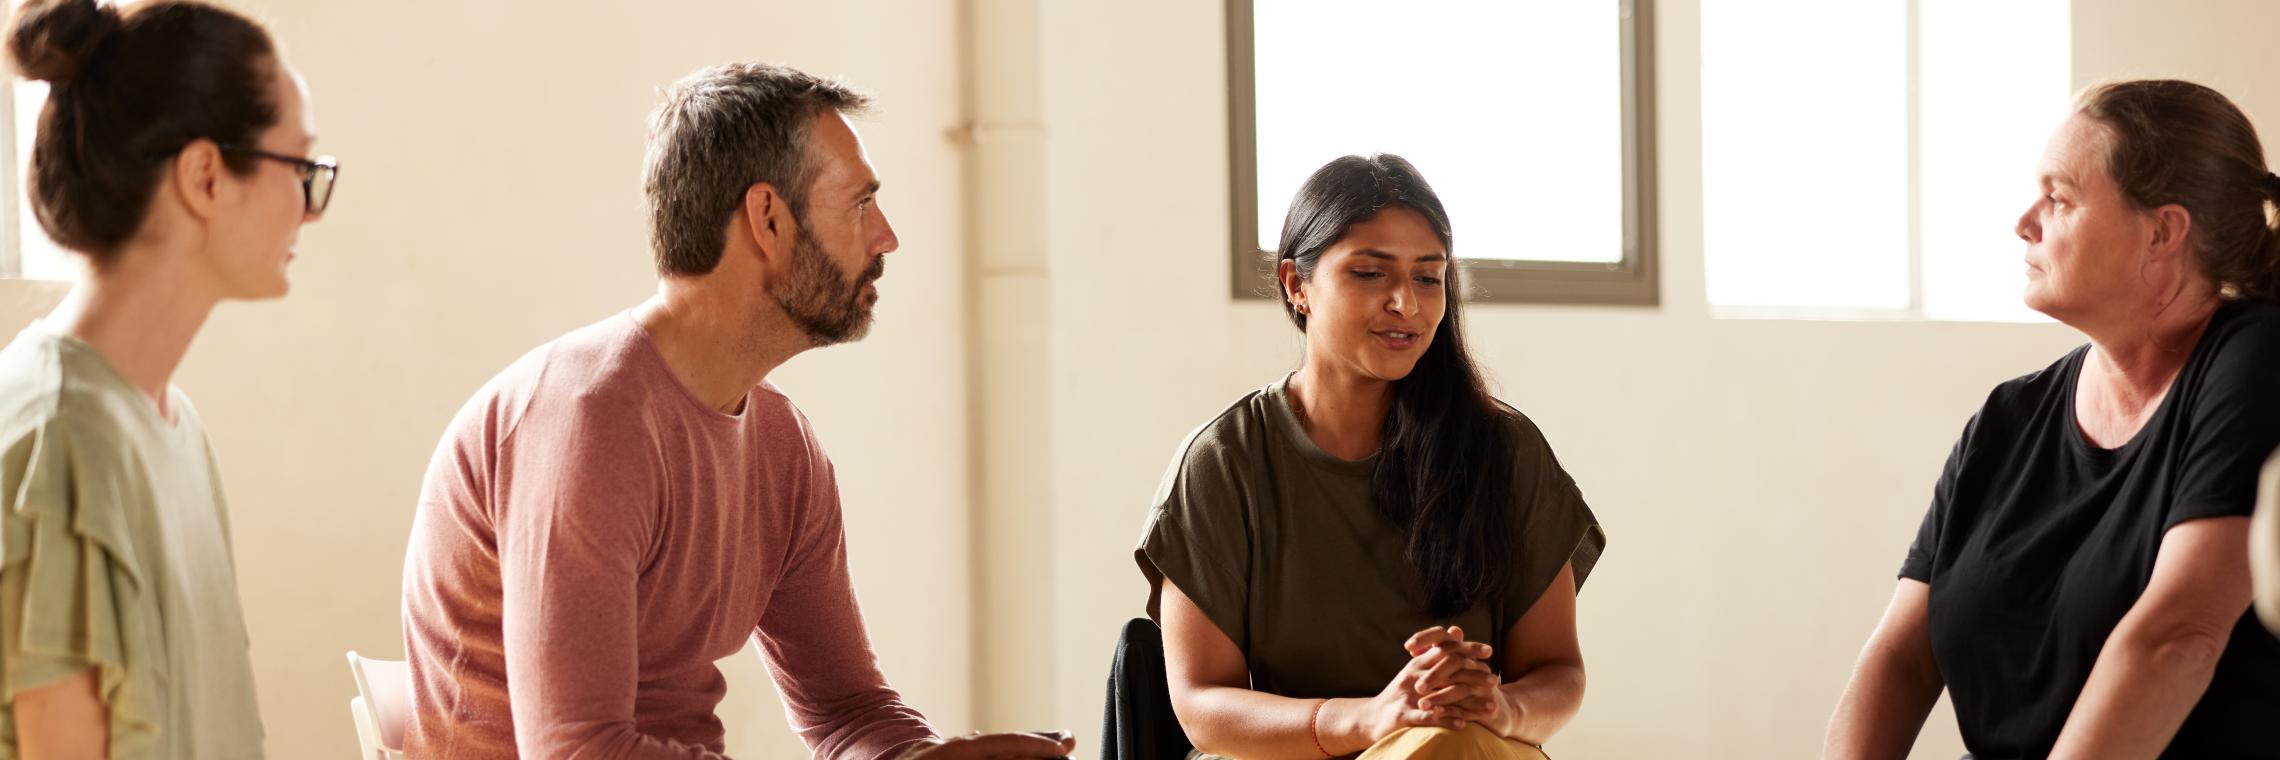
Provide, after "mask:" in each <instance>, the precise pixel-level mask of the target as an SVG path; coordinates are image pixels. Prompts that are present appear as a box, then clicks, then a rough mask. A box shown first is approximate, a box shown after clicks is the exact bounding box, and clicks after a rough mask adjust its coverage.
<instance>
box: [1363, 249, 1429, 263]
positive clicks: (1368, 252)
mask: <svg viewBox="0 0 2280 760" xmlns="http://www.w3.org/2000/svg"><path fill="white" fill-rule="evenodd" d="M1354 255H1356V256H1368V257H1370V258H1373V259H1383V260H1386V261H1400V260H1401V257H1399V256H1395V255H1393V254H1390V253H1386V252H1384V251H1380V250H1378V249H1376V248H1364V249H1362V250H1359V251H1355V252H1354ZM1448 260H1449V257H1448V256H1447V255H1444V254H1439V253H1434V254H1427V255H1424V256H1419V257H1417V263H1419V264H1434V263H1439V262H1443V261H1448Z"/></svg>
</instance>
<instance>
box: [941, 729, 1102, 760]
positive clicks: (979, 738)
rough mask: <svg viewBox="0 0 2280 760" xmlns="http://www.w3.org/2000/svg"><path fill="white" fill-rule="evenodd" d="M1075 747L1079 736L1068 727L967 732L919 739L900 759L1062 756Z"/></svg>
mask: <svg viewBox="0 0 2280 760" xmlns="http://www.w3.org/2000/svg"><path fill="white" fill-rule="evenodd" d="M1076 749H1077V737H1075V736H1073V735H1071V734H1070V733H1069V732H1067V731H1045V732H1040V733H1028V734H967V735H965V736H959V737H952V738H942V739H928V740H926V741H923V742H920V743H918V744H917V745H915V746H912V747H911V748H910V751H908V752H904V753H903V754H902V757H901V758H900V760H1059V758H1065V757H1068V756H1069V753H1071V752H1074V751H1076Z"/></svg>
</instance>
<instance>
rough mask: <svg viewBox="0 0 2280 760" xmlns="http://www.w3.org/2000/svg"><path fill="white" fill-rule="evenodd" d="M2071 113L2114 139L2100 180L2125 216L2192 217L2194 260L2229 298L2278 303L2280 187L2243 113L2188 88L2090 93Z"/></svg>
mask: <svg viewBox="0 0 2280 760" xmlns="http://www.w3.org/2000/svg"><path fill="white" fill-rule="evenodd" d="M2075 109H2076V110H2077V111H2079V112H2081V113H2082V114H2083V115H2085V116H2088V117H2090V118H2092V119H2096V120H2097V121H2098V123H2099V124H2102V125H2104V126H2105V127H2106V130H2107V132H2108V133H2109V134H2110V136H2111V137H2112V139H2111V140H2110V141H2109V143H2108V147H2109V148H2110V150H2109V152H2108V153H2107V155H2106V170H2107V172H2108V173H2110V174H2111V175H2112V176H2113V178H2114V183H2115V184H2117V185H2120V186H2121V189H2122V196H2123V197H2125V198H2128V199H2129V201H2130V205H2131V206H2133V207H2135V208H2136V209H2137V210H2139V211H2145V210H2149V209H2154V208H2159V207H2161V206H2165V205H2168V204H2171V203H2175V204H2178V205H2181V206H2184V207H2185V211H2186V213H2188V214H2191V215H2192V217H2193V234H2192V237H2191V241H2192V242H2193V243H2194V246H2193V252H2194V255H2195V256H2196V258H2197V259H2198V260H2199V262H2200V264H2201V271H2202V272H2204V273H2206V274H2207V275H2208V276H2209V279H2211V280H2215V281H2216V284H2217V286H2218V287H2219V288H2221V289H2222V290H2223V292H2224V294H2225V295H2226V296H2227V297H2231V298H2247V299H2254V300H2258V301H2280V229H2275V228H2274V227H2273V216H2272V213H2271V211H2270V209H2271V207H2272V206H2271V205H2270V204H2273V203H2280V177H2275V176H2273V174H2272V171H2271V170H2270V169H2268V168H2266V167H2265V164H2264V147H2263V146H2262V145H2261V144H2259V143H2258V142H2257V139H2256V127H2254V126H2252V125H2250V124H2249V122H2248V115H2247V114H2244V113H2241V110H2240V107H2239V106H2236V105H2233V102H2232V101H2231V100H2230V99H2227V98H2226V97H2225V96H2224V95H2223V94H2220V93H2218V92H2217V91H2216V90H2212V89H2209V88H2207V87H2203V86H2201V85H2198V84H2194V83H2192V82H2184V81H2178V80H2174V79H2141V80H2134V81H2125V82H2110V83H2107V84H2103V85H2099V86H2097V87H2093V88H2091V89H2089V90H2088V91H2085V92H2083V93H2082V96H2081V98H2080V99H2079V100H2078V101H2077V102H2076V103H2075Z"/></svg>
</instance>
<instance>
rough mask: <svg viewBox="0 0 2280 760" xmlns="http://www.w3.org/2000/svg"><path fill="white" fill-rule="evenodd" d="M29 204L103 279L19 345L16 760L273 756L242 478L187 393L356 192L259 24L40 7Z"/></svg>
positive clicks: (8, 600) (12, 424) (5, 520)
mask: <svg viewBox="0 0 2280 760" xmlns="http://www.w3.org/2000/svg"><path fill="white" fill-rule="evenodd" d="M7 47H8V54H9V56H10V57H11V58H12V59H13V61H14V63H15V67H16V70H17V71H18V72H21V73H22V74H23V75H24V76H26V77H28V78H31V79H36V80H43V81H46V82H47V83H48V84H49V86H50V89H49V93H48V101H47V104H46V105H45V106H44V107H43V108H42V109H41V111H40V116H39V131H38V134H37V136H36V138H35V140H34V143H33V146H32V156H31V162H30V166H29V167H28V169H29V174H30V178H29V182H28V183H27V184H28V186H27V188H26V190H27V194H26V197H27V198H28V199H29V201H30V206H31V208H32V210H33V212H34V214H35V215H36V216H37V217H38V218H39V222H40V226H41V228H43V229H44V230H46V232H47V234H48V235H49V236H50V237H53V238H54V239H55V241H56V242H57V243H58V244H60V245H62V246H63V247H65V248H68V249H70V250H72V251H73V252H75V253H77V254H78V255H79V257H80V258H81V259H82V260H83V263H84V265H85V266H84V267H83V269H82V273H81V275H80V277H79V279H78V282H77V283H76V284H75V285H74V286H73V287H72V289H71V292H70V293H69V295H67V296H66V297H65V298H64V300H63V303H62V304H61V305H60V306H58V307H56V310H55V311H54V312H53V313H51V314H49V315H47V316H46V317H45V318H43V319H41V320H39V321H37V322H35V323H33V324H32V325H31V326H30V327H28V328H26V329H25V330H24V331H23V332H22V333H21V334H19V335H17V336H16V338H15V340H14V341H13V342H10V343H9V344H8V345H7V347H6V348H5V349H0V757H21V758H28V759H37V758H48V757H114V758H191V757H197V758H209V757H231V758H246V757H259V756H260V755H261V751H262V749H261V745H262V728H261V719H260V715H259V713H258V711H257V708H256V705H255V702H254V689H253V671H252V667H251V662H250V658H249V655H248V651H247V650H248V648H249V644H248V641H247V638H246V630H245V622H244V616H243V613H242V612H241V609H240V606H239V601H238V594H237V587H236V577H235V576H236V571H235V569H234V566H233V564H232V561H231V557H230V539H229V525H228V519H227V510H226V507H225V503H224V501H223V498H222V491H221V477H220V474H219V471H218V470H217V469H216V467H215V463H214V460H213V456H212V454H211V453H210V452H209V450H208V444H207V441H206V434H205V430H204V428H203V426H202V424H201V423H200V421H199V419H198V413H197V411H196V410H195V409H193V408H192V407H191V405H190V400H189V399H188V398H187V397H185V396H184V395H183V394H182V392H181V391H180V390H179V389H176V388H174V387H173V386H172V385H171V384H170V382H169V380H170V378H171V377H172V376H173V374H174V371H175V369H176V367H177V366H178V365H180V363H181V362H182V358H183V355H184V353H186V352H187V351H188V350H189V347H190V343H191V341H192V339H193V338H194V337H195V336H196V334H197V331H198V328H199V326H200V325H202V324H203V323H204V322H205V320H206V317H207V315H208V314H210V313H211V312H212V311H213V309H214V307H215V306H216V305H217V304H219V303H221V302H222V301H231V300H257V299H270V298H277V297H280V296H283V295H285V291H286V289H287V279H286V271H285V270H286V266H287V264H288V262H290V261H291V260H292V258H293V245H294V241H295V239H296V238H297V237H298V235H299V231H300V228H301V226H302V225H304V224H307V223H309V222H311V221H315V220H316V219H317V217H318V215H320V214H322V213H323V212H324V209H325V205H326V201H327V200H328V199H329V198H330V196H331V192H332V185H333V178H334V175H335V172H336V171H337V170H336V168H335V166H334V164H333V162H332V160H331V159H329V158H326V159H315V160H311V159H307V158H303V157H302V156H304V155H305V154H306V153H307V152H308V151H309V148H310V145H311V143H313V142H314V141H315V139H316V134H315V127H314V124H313V120H312V117H311V112H310V110H309V106H308V97H307V92H306V88H305V87H304V86H303V84H302V83H301V80H300V77H299V76H298V75H296V74H295V73H294V71H293V69H292V67H290V66H288V65H286V63H285V61H284V60H283V59H282V58H280V57H279V55H278V51H277V48H276V45H275V44H274V43H273V42H272V40H271V39H270V37H269V33H268V32H267V31H265V30H264V29H263V28H262V27H261V25H260V24H257V23H255V22H253V21H251V20H248V19H247V18H245V17H244V16H241V15H239V14H237V13H234V12H231V11H229V10H225V9H222V8H220V7H217V6H213V5H208V4H205V3H200V2H189V1H187V0H149V1H147V2H142V3H137V4H134V5H131V6H127V7H125V8H123V9H122V8H120V7H114V6H111V5H106V4H97V3H95V2H93V1H92V0H30V1H29V2H26V3H24V4H23V5H21V6H20V7H19V8H18V9H17V11H16V14H15V17H14V19H13V20H12V21H11V22H10V25H9V28H8V31H7Z"/></svg>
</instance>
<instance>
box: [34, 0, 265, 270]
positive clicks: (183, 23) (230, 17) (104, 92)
mask: <svg viewBox="0 0 2280 760" xmlns="http://www.w3.org/2000/svg"><path fill="white" fill-rule="evenodd" d="M8 56H9V58H11V59H13V61H14V62H15V64H16V70H17V71H19V72H22V74H23V75H24V77H25V78H27V79H34V80H40V81H45V82H47V83H48V86H49V90H48V98H47V104H46V105H45V106H42V107H41V108H40V117H39V132H38V136H37V137H36V138H34V140H33V142H32V158H31V165H30V166H29V167H28V168H29V172H28V174H29V175H30V177H29V180H28V182H27V185H28V188H27V189H28V191H29V192H28V193H27V197H28V198H29V200H30V201H31V207H32V213H33V215H34V216H36V217H38V218H39V221H40V227H41V228H43V229H46V230H47V233H48V236H49V237H53V238H55V241H56V243H57V244H58V245H61V246H63V247H65V248H69V249H72V250H75V251H79V252H80V253H83V254H86V255H87V256H88V257H89V258H91V259H92V260H93V261H94V262H95V263H96V264H97V265H102V264H105V263H108V262H109V260H110V259H111V257H112V256H114V255H115V254H116V253H117V250H118V247H119V245H120V244H121V243H124V242H126V241H127V239H128V238H131V237H133V236H134V235H135V233H136V232H137V231H138V230H140V229H141V228H142V223H143V217H144V216H145V215H146V214H147V213H149V210H150V202H151V197H152V195H153V193H154V192H155V191H156V190H157V188H158V182H159V177H160V176H161V175H162V174H163V172H164V170H165V168H166V162H167V159H169V158H172V157H173V156H175V155H177V154H179V153H180V152H181V150H182V148H183V147H184V146H186V145H189V144H190V143H191V142H192V141H195V140H200V139H204V140H211V141H213V142H215V143H217V144H225V145H226V144H238V145H252V144H253V143H255V142H256V141H258V139H259V138H260V136H261V133H262V132H263V131H266V130H268V129H269V128H270V127H271V126H274V125H276V123H277V104H276V103H273V102H270V101H271V98H270V97H269V87H270V82H271V81H272V78H273V77H275V76H276V75H277V65H276V51H275V47H274V45H273V44H272V43H271V41H270V39H269V32H268V31H266V30H264V29H262V27H261V25H260V24H257V23H254V22H253V21H252V20H250V19H247V18H246V17H244V16H241V15H238V14H237V13H234V12H231V11H229V10H225V9H222V8H219V7H216V6H213V5H208V4H205V3H201V2H195V1H194V0H147V1H146V2H142V3H137V4H135V5H134V6H132V7H131V8H129V9H128V10H126V11H124V12H121V11H120V10H119V9H118V8H116V7H112V6H109V5H98V4H96V3H95V2H94V0H29V1H28V2H25V3H24V4H23V5H21V6H18V7H17V9H16V13H15V17H14V18H13V19H12V20H10V22H9V25H8ZM222 160H223V162H224V164H225V165H226V166H227V167H228V168H229V170H230V171H231V172H232V173H235V174H238V175H241V176H242V175H245V174H248V173H251V172H252V171H253V167H254V161H255V159H254V158H253V157H251V156H246V155H240V154H236V153H224V154H223V159H222Z"/></svg>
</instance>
